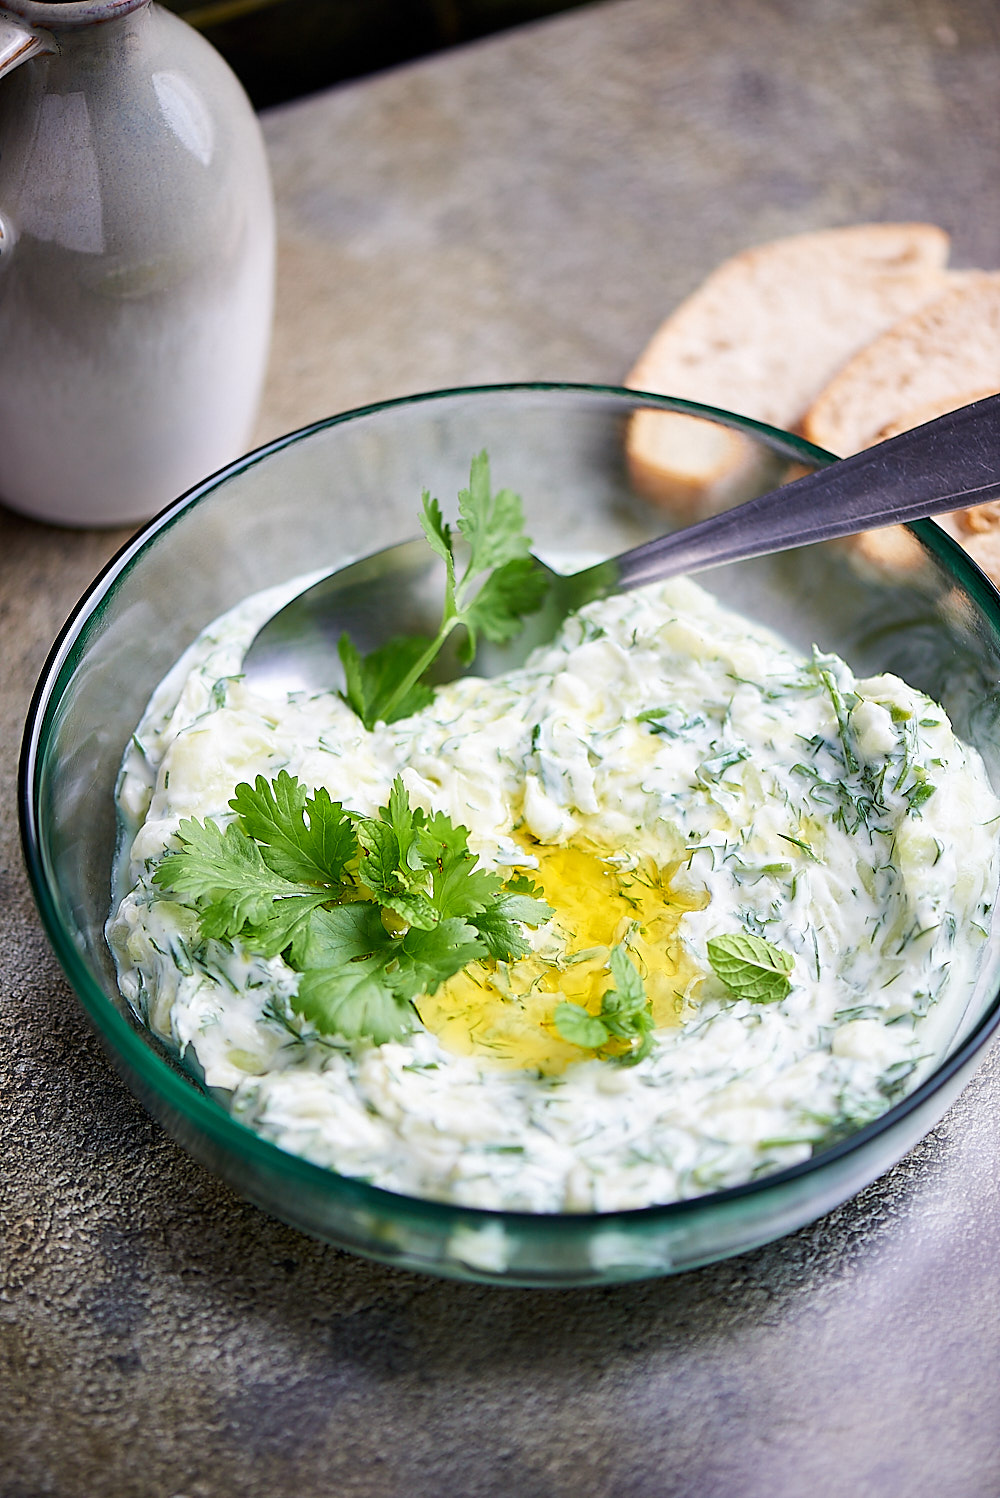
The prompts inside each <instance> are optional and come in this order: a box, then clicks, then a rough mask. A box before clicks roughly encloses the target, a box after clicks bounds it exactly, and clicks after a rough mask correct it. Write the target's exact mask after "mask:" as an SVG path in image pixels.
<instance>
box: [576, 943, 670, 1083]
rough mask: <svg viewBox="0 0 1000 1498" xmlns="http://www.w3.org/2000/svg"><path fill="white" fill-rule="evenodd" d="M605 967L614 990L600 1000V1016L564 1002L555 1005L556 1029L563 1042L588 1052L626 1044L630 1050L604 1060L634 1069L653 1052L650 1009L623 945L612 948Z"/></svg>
mask: <svg viewBox="0 0 1000 1498" xmlns="http://www.w3.org/2000/svg"><path fill="white" fill-rule="evenodd" d="M608 966H609V967H610V969H611V976H612V978H613V979H614V983H615V986H614V988H609V989H608V991H607V993H605V995H604V997H603V998H602V999H601V1008H600V1012H599V1013H598V1014H596V1015H595V1014H591V1013H590V1011H589V1010H588V1009H585V1008H584V1007H583V1005H582V1004H571V1003H569V1002H568V1001H566V1000H563V1002H562V1003H560V1004H557V1005H556V1009H555V1014H554V1016H553V1018H554V1020H555V1026H556V1029H557V1030H558V1032H559V1034H560V1035H561V1036H562V1038H563V1040H568V1041H569V1042H570V1044H571V1045H579V1046H585V1047H586V1048H587V1049H589V1050H600V1049H602V1048H603V1047H605V1046H607V1045H608V1043H609V1042H610V1041H612V1040H617V1041H622V1042H625V1044H627V1045H628V1047H629V1049H628V1050H627V1051H626V1052H625V1053H624V1054H622V1053H620V1052H617V1053H616V1052H610V1053H608V1056H607V1059H608V1060H612V1061H617V1062H618V1063H619V1064H620V1065H623V1066H634V1065H635V1064H636V1062H638V1061H641V1060H642V1059H643V1058H644V1057H645V1056H648V1055H649V1053H650V1051H651V1050H652V1048H653V1006H652V1004H651V1002H650V1000H649V999H648V998H647V996H646V990H645V986H644V984H643V981H642V976H641V974H640V973H639V971H638V969H637V968H636V967H635V965H634V963H633V962H632V961H631V959H630V957H629V955H628V952H627V951H626V950H625V947H624V946H623V945H621V944H619V945H618V946H615V947H612V949H611V955H610V958H609V961H608Z"/></svg>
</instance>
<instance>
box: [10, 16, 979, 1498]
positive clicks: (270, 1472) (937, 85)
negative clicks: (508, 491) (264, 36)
mask: <svg viewBox="0 0 1000 1498" xmlns="http://www.w3.org/2000/svg"><path fill="white" fill-rule="evenodd" d="M267 134H268V140H269V144H270V147H271V150H272V155H273V161H274V165H275V172H276V177H277V184H278V194H279V207H280V215H281V224H282V260H281V285H280V293H279V321H278V331H277V338H276V345H275V356H274V362H273V373H272V378H271V383H270V386H269V390H268V395H267V400H266V403H265V409H264V413H263V416H262V420H261V428H260V432H261V435H262V436H264V435H268V434H271V433H274V432H277V431H279V430H283V429H285V428H287V427H290V426H295V425H299V424H301V423H302V422H304V421H306V420H308V419H309V418H311V417H314V416H320V415H324V414H327V413H328V412H329V411H330V410H333V409H336V408H342V407H346V406H352V405H356V404H359V403H361V402H363V401H365V400H368V399H371V398H375V397H379V396H385V395H395V394H400V393H403V392H405V391H407V390H414V389H419V388H427V387H430V386H434V385H441V384H447V383H458V382H466V381H473V380H480V379H503V378H525V377H533V376H547V377H567V378H576V379H581V378H582V379H585V378H598V379H609V380H614V379H616V378H618V377H620V376H621V375H622V374H623V373H624V371H625V370H626V369H627V368H628V366H629V364H630V363H631V361H632V359H633V357H634V355H635V353H636V352H637V350H638V349H639V348H640V347H641V345H642V343H643V342H644V341H645V339H646V337H647V336H648V334H649V332H650V331H651V329H652V327H653V326H654V325H655V323H656V322H657V321H658V320H659V318H660V316H661V315H662V314H663V313H664V312H665V311H666V310H667V309H668V308H669V306H670V305H671V304H672V303H673V302H674V301H675V300H676V299H677V297H678V296H680V295H681V294H683V292H685V291H686V290H688V289H689V288H690V287H691V286H692V285H694V284H695V283H696V282H697V280H698V279H699V277H700V276H701V275H702V274H703V272H704V271H705V270H707V269H708V268H710V267H711V266H712V265H713V264H714V263H715V262H716V261H717V260H718V259H719V258H721V257H722V256H723V255H725V254H728V253H730V252H731V251H734V250H736V249H738V248H740V247H742V246H743V245H745V244H748V243H752V242H754V241H756V240H760V239H762V238H766V237H769V236H771V235H773V234H777V233H783V232H786V231H791V230H794V229H798V228H810V227H814V226H819V225H825V224H833V223H842V222H850V221H853V220H856V219H861V218H867V217H872V218H891V217H924V216H927V217H930V218H933V219H935V220H937V221H939V222H941V223H943V224H945V225H946V226H947V227H948V228H950V229H951V230H952V232H953V234H954V236H955V256H954V258H955V259H956V261H958V262H960V263H966V264H974V263H978V264H982V265H986V266H994V265H997V264H1000V19H998V13H997V11H996V9H995V6H994V4H993V0H976V3H973V0H968V3H959V0H911V3H910V4H908V5H906V6H901V5H899V4H897V3H890V0H886V3H874V0H873V3H861V0H857V3H851V0H784V3H782V0H731V3H730V4H728V5H726V6H722V5H706V4H705V3H704V0H698V3H696V0H624V3H619V4H612V5H599V6H596V7H594V8H592V9H587V10H583V11H579V12H576V13H574V14H571V15H568V16H566V17H562V18H559V19H557V20H556V21H553V22H548V23H546V24H544V25H542V26H541V27H538V28H533V29H531V30H526V31H521V32H514V33H511V34H509V35H506V36H503V37H501V38H498V39H494V40H491V41H489V42H487V43H485V44H482V45H479V46H477V47H474V48H471V49H468V50H466V51H461V52H455V53H451V54H447V55H444V56H442V57H439V58H437V59H435V60H432V61H430V62H427V63H423V64H420V65H418V66H415V67H412V68H408V69H405V70H402V71H400V72H397V73H392V74H387V75H384V76H382V77H379V78H375V79H371V80H368V81H366V82H363V83H359V84H355V85H351V86H349V87H347V88H344V89H342V90H338V91H334V92H331V93H330V94H327V95H324V96H319V97H317V98H315V99H312V100H307V101H303V102H301V103H299V104H295V105H291V106H286V107H284V108H283V109H281V110H280V111H276V112H274V113H273V114H272V115H271V116H270V117H269V118H268V120H267ZM121 539H122V537H121V536H112V535H108V534H96V533H85V534H74V533H70V532H66V531H58V530H47V529H45V528H43V527H40V526H36V525H33V524H31V523H30V522H27V521H22V520H20V519H18V518H16V517H14V516H10V515H7V514H5V513H3V512H0V714H2V723H3V729H2V740H0V775H2V805H3V821H2V830H0V897H2V898H0V911H2V917H0V918H2V922H3V941H2V949H0V963H2V980H0V1210H2V1220H0V1233H2V1237H0V1498H36V1495H54V1498H102V1495H105V1494H108V1495H114V1498H147V1495H148V1498H160V1495H162V1498H177V1495H184V1498H228V1495H231V1494H240V1495H244V1494H245V1495H248V1498H257V1495H261V1498H263V1495H268V1498H284V1495H289V1498H291V1495H294V1498H319V1495H333V1498H340V1495H343V1498H353V1495H364V1498H383V1495H384V1498H425V1495H426V1498H439V1495H453V1494H454V1495H469V1498H481V1495H482V1498H485V1495H491V1498H492V1495H496V1498H501V1495H508V1494H510V1495H517V1498H562V1495H569V1494H572V1495H573V1498H592V1495H602V1498H618V1495H626V1498H633V1495H634V1498H646V1495H649V1498H653V1495H657V1498H659V1495H674V1494H677V1495H685V1498H686V1495H692V1498H716V1495H718V1498H758V1495H760V1498H765V1495H768V1498H774V1495H777V1498H794V1495H799V1494H807V1493H808V1494H813V1493H816V1494H822V1495H831V1498H840V1495H844V1498H848V1495H850V1498H868V1495H872V1498H883V1495H884V1498H895V1495H897V1494H899V1493H902V1492H910V1493H914V1494H928V1495H945V1498H952V1495H954V1498H980V1495H982V1498H987V1495H995V1494H996V1493H997V1492H998V1491H1000V1437H998V1434H997V1432H998V1431H1000V1383H998V1379H997V1372H998V1366H1000V1304H998V1301H1000V1249H998V1247H997V1245H998V1243H1000V1194H998V1189H997V1185H996V1179H995V1177H996V1164H995V1162H996V1160H997V1158H998V1146H1000V1122H998V1118H997V1111H998V1110H997V1102H998V1099H1000V1068H998V1065H997V1060H996V1056H995V1055H994V1057H993V1058H992V1059H991V1060H990V1061H989V1062H988V1063H987V1064H986V1066H985V1067H984V1068H983V1069H982V1071H981V1072H980V1073H979V1075H978V1076H977V1078H976V1079H975V1081H974V1082H973V1084H972V1085H971V1086H970V1087H969V1089H968V1090H967V1091H966V1093H965V1094H964V1095H963V1097H962V1099H961V1100H960V1102H959V1103H958V1105H957V1106H956V1107H955V1108H954V1109H953V1110H952V1112H951V1114H950V1115H949V1116H948V1118H947V1119H946V1120H945V1122H944V1124H943V1125H942V1126H941V1127H940V1128H939V1129H938V1130H937V1131H936V1132H935V1133H934V1134H933V1135H932V1136H931V1137H929V1138H928V1139H927V1140H925V1141H924V1143H923V1144H922V1145H921V1146H920V1148H919V1149H917V1150H916V1151H915V1152H914V1153H913V1154H912V1155H911V1156H910V1157H909V1158H908V1159H907V1160H905V1161H904V1162H903V1164H902V1165H901V1166H899V1167H898V1168H897V1169H896V1170H895V1171H893V1172H892V1173H891V1174H890V1175H889V1176H888V1177H886V1178H885V1179H883V1180H882V1181H881V1182H879V1183H877V1184H876V1185H875V1186H874V1187H872V1188H871V1189H870V1190H868V1191H867V1192H866V1193H865V1194H864V1195H863V1196H862V1197H861V1198H860V1199H858V1200H857V1201H855V1202H853V1203H851V1204H849V1205H848V1206H846V1207H844V1208H842V1209H841V1210H840V1211H838V1212H836V1213H834V1214H833V1215H832V1216H830V1217H827V1218H826V1219H824V1220H823V1221H821V1222H819V1223H817V1224H816V1225H814V1226H813V1227H811V1228H809V1229H806V1230H804V1231H802V1232H800V1233H798V1234H796V1235H794V1236H793V1237H791V1238H788V1239H786V1240H785V1241H783V1242H781V1243H779V1244H776V1245H773V1246H772V1247H770V1248H767V1249H764V1250H761V1251H760V1252H757V1253H754V1254H750V1255H747V1256H745V1257H743V1258H741V1259H739V1260H735V1261H732V1262H731V1263H728V1264H725V1265H721V1266H717V1267H715V1268H713V1269H709V1270H703V1271H700V1272H698V1273H695V1274H689V1275H686V1276H683V1277H681V1278H679V1279H676V1280H666V1281H661V1282H657V1283H649V1284H646V1285H640V1286H634V1287H631V1288H628V1289H624V1290H617V1291H608V1292H592V1291H587V1292H571V1293H549V1294H540V1293H534V1292H523V1291H500V1290H491V1289H480V1288H474V1287H462V1286H455V1285H449V1284H444V1283H438V1282H435V1281H431V1280H423V1279H419V1278H417V1277H414V1276H409V1275H405V1274H401V1273H398V1272H395V1271H392V1270H389V1269H384V1268H380V1267H377V1266H372V1265H368V1264H366V1263H363V1262H361V1261H359V1260H355V1259H352V1258H350V1257H348V1256H346V1255H343V1254H340V1253H337V1252H334V1251H332V1250H329V1249H326V1248H323V1247H322V1246H320V1245H318V1244H315V1243H312V1242H310V1241H309V1240H307V1239H305V1238H303V1237H301V1236H300V1235H298V1234H296V1233H294V1232H292V1231H291V1230H290V1229H287V1228H285V1227H283V1226H282V1225H280V1224H278V1223H276V1222H274V1221H272V1220H271V1219H269V1218H267V1217H266V1216H264V1215H263V1214H262V1213H260V1212H258V1211H257V1210H256V1209H254V1208H252V1207H249V1206H247V1205H245V1204H243V1203H242V1202H240V1201H239V1200H237V1199H236V1198H234V1197H233V1196H232V1195H231V1194H230V1193H229V1192H228V1191H227V1190H225V1189H224V1188H223V1187H221V1186H219V1185H218V1184H217V1183H216V1182H215V1181H214V1180H213V1179H212V1178H211V1177H209V1176H208V1175H207V1174H206V1173H205V1172H204V1171H202V1170H201V1169H200V1168H199V1167H197V1166H195V1165H194V1164H192V1163H191V1162H190V1161H189V1160H188V1159H187V1158H186V1157H185V1156H184V1155H182V1154H181V1153H180V1151H179V1150H178V1149H177V1148H175V1147H174V1146H173V1145H172V1144H171V1143H170V1142H169V1141H167V1140H166V1139H165V1138H164V1137H163V1136H162V1134H161V1133H160V1132H159V1130H158V1129H157V1128H156V1127H155V1126H154V1125H153V1124H151V1123H150V1122H149V1120H148V1119H147V1118H146V1117H145V1115H144V1114H143V1113H142V1111H141V1110H140V1108H139V1107H138V1106H137V1105H136V1104H134V1103H133V1102H132V1100H131V1098H130V1097H129V1096H128V1094H127V1093H126V1092H125V1091H124V1089H123V1088H122V1086H121V1085H120V1084H119V1083H118V1081H117V1079H116V1077H115V1075H114V1073H113V1072H112V1070H111V1068H110V1067H109V1065H108V1064H107V1062H106V1060H105V1058H104V1056H103V1054H102V1053H101V1051H100V1049H99V1047H98V1046H97V1044H96V1043H95V1041H94V1040H93V1039H92V1037H91V1035H90V1033H89V1031H88V1029H87V1027H86V1025H85V1023H84V1021H83V1019H82V1017H81V1015H80V1013H79V1011H78V1009H77V1007H76V1004H75V1001H74V1000H73V998H72V996H71V994H70V993H69V992H68V990H67V988H66V986H65V984H64V983H63V981H62V979H61V976H60V974H59V972H58V969H57V967H56V965H55V962H54V959H53V957H52V956H51V954H50V952H49V950H48V947H47V944H46V941H45V939H44V937H43V935H42V933H41V931H40V928H39V925H38V922H37V918H36V916H35V914H34V910H33V907H32V904H31V900H30V896H29V894H28V891H27V886H26V882H25V878H24V875H23V873H22V870H21V864H20V856H19V853H18V849H17V840H16V828H15V817H14V776H15V762H16V755H17V740H18V737H19V734H20V726H21V723H22V721H23V718H24V714H25V712H26V709H27V704H28V698H29V694H30V689H31V684H32V682H33V681H34V679H35V676H36V675H37V672H38V670H39V669H40V667H41V665H42V662H43V659H44V655H45V652H46V650H47V648H48V645H49V643H50V642H51V640H52V638H53V636H54V634H55V632H56V630H57V628H58V626H59V624H60V622H61V620H62V618H63V617H64V616H65V614H66V613H67V612H68V610H69V609H70V607H71V606H72V604H73V603H74V601H75V600H76V598H77V596H78V595H79V594H80V593H81V592H82V590H83V588H84V587H85V586H86V584H87V582H88V581H89V579H90V578H91V576H92V575H93V574H94V572H95V571H96V570H97V568H98V567H99V566H100V564H101V563H102V561H103V560H104V558H105V557H106V556H108V555H109V554H110V553H111V551H112V550H113V549H114V546H115V545H116V544H117V542H118V541H120V540H121Z"/></svg>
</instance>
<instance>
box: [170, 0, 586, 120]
mask: <svg viewBox="0 0 1000 1498" xmlns="http://www.w3.org/2000/svg"><path fill="white" fill-rule="evenodd" d="M164 3H165V4H166V5H167V7H168V9H170V10H173V11H176V13H177V14H178V15H181V16H183V17H184V19H185V20H186V21H187V22H188V23H189V24H190V25H192V26H194V27H196V28H197V29H198V30H199V31H201V32H202V33H203V34H204V35H205V36H206V37H207V38H208V40H209V41H210V42H211V43H212V45H213V46H214V47H216V48H217V49H218V50H219V51H220V52H221V53H222V55H223V57H225V59H226V60H227V62H228V63H229V65H230V67H231V68H233V70H234V71H235V73H236V74H237V76H238V77H239V79H240V80H241V82H242V84H243V87H244V88H245V89H246V91H247V93H248V94H249V95H250V98H251V100H252V102H253V103H254V105H255V106H256V107H257V108H258V109H263V108H264V107H265V106H266V105H268V104H280V103H281V102H282V101H283V100H286V99H294V98H297V97H298V95H300V94H308V93H312V92H314V91H315V90H316V89H320V88H326V87H327V86H328V85H329V84H331V83H338V82H340V81H341V80H342V79H345V78H358V77H360V76H361V75H362V74H365V73H374V72H376V71H378V69H380V68H389V67H392V66H394V65H395V64H396V63H401V62H406V61H408V60H409V59H410V58H414V57H423V56H426V55H427V54H428V53H430V52H438V51H441V50H442V49H443V48H445V47H453V46H456V45H457V44H458V43H460V42H468V41H473V40H475V39H476V38H477V37H482V36H489V35H490V34H491V33H492V32H495V31H503V30H505V29H506V28H507V27H509V26H518V25H521V24H522V23H523V22H525V21H535V20H539V19H541V18H542V17H543V16H549V15H554V14H555V13H556V12H557V11H563V10H573V9H576V8H578V7H580V6H581V5H583V4H586V3H589V0H164Z"/></svg>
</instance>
